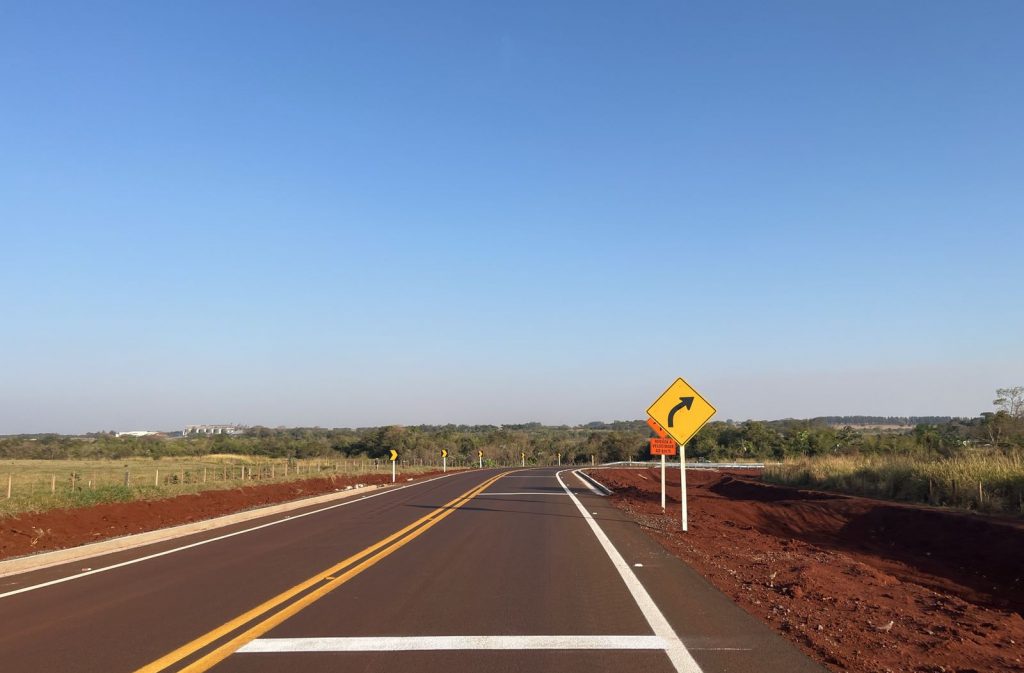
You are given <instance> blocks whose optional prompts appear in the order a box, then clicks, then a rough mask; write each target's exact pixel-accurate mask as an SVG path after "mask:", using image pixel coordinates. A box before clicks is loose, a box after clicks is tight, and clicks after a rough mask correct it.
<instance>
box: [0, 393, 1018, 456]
mask: <svg viewBox="0 0 1024 673" xmlns="http://www.w3.org/2000/svg"><path fill="white" fill-rule="evenodd" d="M994 405H995V411H992V412H985V413H983V414H981V415H979V416H977V417H975V418H948V419H945V420H943V419H942V417H932V418H927V417H926V418H927V420H934V421H936V422H919V423H916V424H915V425H913V426H911V427H908V428H907V429H906V430H899V431H891V430H890V431H880V430H872V429H869V428H858V427H856V426H855V425H853V424H849V423H847V424H843V425H839V424H837V423H832V422H830V421H831V420H833V419H834V418H842V419H849V418H859V417H821V418H815V419H808V420H798V419H785V420H778V421H744V422H740V423H735V422H732V421H714V422H710V423H708V424H707V425H705V426H704V427H703V428H702V429H701V431H700V432H699V433H698V434H697V436H696V437H695V438H694V439H693V440H691V442H690V443H689V444H688V445H687V447H686V448H687V458H688V459H695V460H709V461H722V460H758V461H762V460H780V459H783V458H789V457H798V456H817V455H828V454H861V453H907V452H917V453H926V454H934V455H936V456H953V455H958V454H961V453H963V452H969V451H978V450H987V451H1014V450H1018V449H1020V448H1024V387H1021V386H1016V387H1013V388H1001V389H999V390H998V391H997V397H996V399H995V401H994ZM863 418H869V419H872V421H874V420H875V419H879V418H884V419H885V420H886V421H889V420H895V417H863ZM650 436H651V432H650V429H649V428H648V427H647V425H646V423H645V422H644V421H642V420H635V421H616V422H614V423H601V422H594V423H588V424H586V425H583V426H572V427H570V426H548V425H542V424H540V423H523V424H516V425H504V426H493V425H419V426H397V425H392V426H384V427H373V428H354V429H353V428H335V429H327V428H265V427H253V428H249V429H248V430H247V432H245V433H244V434H241V435H214V436H189V437H182V438H173V439H168V438H161V437H115V436H114V435H113V434H112V433H94V434H91V435H88V436H84V437H73V436H67V435H57V434H44V435H31V436H27V435H21V436H8V437H2V438H0V458H36V459H88V458H112V459H119V458H128V457H152V458H160V457H164V456H203V455H209V454H242V455H251V456H265V457H274V458H298V459H305V458H315V457H325V458H326V457H334V458H371V459H374V458H375V459H380V458H384V457H386V456H388V455H389V452H390V451H391V450H392V449H394V450H395V451H398V453H399V455H400V456H401V457H402V459H403V460H415V461H420V460H422V461H424V462H431V461H435V460H436V459H437V457H438V456H439V455H440V452H441V450H442V449H446V450H448V452H449V460H450V461H451V462H452V464H457V463H458V462H460V461H461V462H463V463H475V462H476V460H477V455H478V454H477V452H478V451H483V452H484V455H485V458H486V460H488V461H491V462H496V463H498V464H512V463H518V462H519V461H520V455H521V454H523V453H525V454H526V458H527V461H528V462H530V463H534V464H548V463H554V462H556V461H557V458H556V456H557V457H560V459H561V462H562V463H564V464H578V463H589V462H590V460H591V457H592V456H593V457H594V459H595V460H597V461H599V462H608V461H616V460H646V459H647V458H648V444H647V440H648V439H649V438H650Z"/></svg>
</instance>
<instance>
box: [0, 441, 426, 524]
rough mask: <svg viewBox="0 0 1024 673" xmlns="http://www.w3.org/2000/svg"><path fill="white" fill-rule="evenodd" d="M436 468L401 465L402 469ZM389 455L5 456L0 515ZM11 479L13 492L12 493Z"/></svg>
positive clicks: (321, 469) (370, 466)
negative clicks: (296, 457) (294, 457)
mask: <svg viewBox="0 0 1024 673" xmlns="http://www.w3.org/2000/svg"><path fill="white" fill-rule="evenodd" d="M432 469H436V468H434V467H432V466H418V467H412V466H400V468H399V470H400V471H401V472H403V473H410V472H423V471H425V470H432ZM390 471H391V466H390V464H389V463H388V462H387V461H386V460H381V461H373V460H365V459H338V460H327V459H311V460H298V461H296V460H292V461H288V460H283V459H260V458H258V457H254V456H234V455H229V454H217V455H210V456H203V457H201V458H160V459H150V458H129V459H124V460H21V459H19V460H3V461H0V517H3V516H11V515H15V514H19V513H22V512H40V511H45V510H48V509H55V508H61V507H84V506H89V505H94V504H98V503H102V502H124V501H130V500H151V499H158V498H168V497H173V496H176V495H182V494H185V493H196V492H199V491H205V490H212V489H224V488H237V487H238V486H240V485H242V484H249V483H253V482H257V481H259V482H264V483H266V482H283V481H291V480H295V479H308V478H310V477H316V476H327V475H330V474H345V475H358V474H376V473H380V474H383V473H385V472H390ZM8 484H9V485H10V497H8Z"/></svg>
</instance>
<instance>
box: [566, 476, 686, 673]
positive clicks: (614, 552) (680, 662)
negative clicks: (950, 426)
mask: <svg viewBox="0 0 1024 673" xmlns="http://www.w3.org/2000/svg"><path fill="white" fill-rule="evenodd" d="M568 471H569V470H563V472H568ZM555 478H556V479H558V483H559V484H561V485H562V488H563V489H565V492H566V493H568V494H569V497H570V498H571V499H572V501H573V502H574V503H575V504H576V508H577V509H579V511H580V514H582V515H583V518H584V519H586V521H587V525H589V526H590V530H591V531H593V533H594V535H595V536H596V537H597V541H598V542H599V543H601V548H602V549H604V551H605V553H606V554H608V558H609V559H611V562H612V565H614V566H615V569H616V570H618V571H619V577H621V578H622V581H623V582H625V584H626V588H627V589H629V593H630V594H632V596H633V600H634V601H636V605H637V607H638V608H640V611H641V612H642V613H643V615H644V617H645V618H647V623H648V624H650V626H651V629H652V630H653V631H654V634H655V635H656V636H658V637H659V638H661V639H662V640H663V641H665V653H666V654H667V655H668V658H669V659H670V660H671V661H672V665H673V666H674V667H675V669H676V671H678V672H679V673H702V672H701V668H700V666H699V665H697V662H696V661H695V660H694V659H693V656H692V655H691V654H690V652H689V651H688V650H687V649H686V646H685V645H683V641H682V640H680V639H679V636H678V635H676V632H675V629H673V628H672V625H671V624H669V623H668V620H667V619H665V615H663V614H662V613H661V610H659V609H658V606H657V605H656V604H655V603H654V601H653V600H652V599H651V595H650V594H648V593H647V589H645V588H644V585H643V584H641V583H640V580H638V579H637V578H636V575H634V574H633V571H632V570H631V569H630V567H629V564H628V563H626V560H625V559H623V558H622V554H620V553H619V550H618V549H616V548H615V545H613V544H612V541H611V540H609V539H608V536H607V535H606V534H605V532H604V530H602V529H601V527H600V526H599V525H597V521H595V520H594V518H593V517H592V516H591V515H590V514H589V513H588V512H587V509H586V508H585V507H584V506H583V504H582V503H581V502H580V501H579V498H577V497H576V496H575V494H573V492H572V491H570V490H569V487H568V486H566V485H565V482H564V481H562V472H558V473H557V474H556V475H555Z"/></svg>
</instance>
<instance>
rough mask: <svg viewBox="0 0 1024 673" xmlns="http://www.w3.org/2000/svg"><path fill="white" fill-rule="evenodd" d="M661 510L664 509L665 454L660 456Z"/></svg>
mask: <svg viewBox="0 0 1024 673" xmlns="http://www.w3.org/2000/svg"><path fill="white" fill-rule="evenodd" d="M661 511H662V512H664V511H665V456H664V454H662V456H661Z"/></svg>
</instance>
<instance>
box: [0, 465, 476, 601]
mask: <svg viewBox="0 0 1024 673" xmlns="http://www.w3.org/2000/svg"><path fill="white" fill-rule="evenodd" d="M458 474H464V473H463V472H453V473H452V474H442V475H441V476H439V477H433V478H432V479H427V480H426V481H418V482H416V483H413V484H406V485H404V486H399V487H397V488H389V489H386V490H384V491H380V492H378V493H373V494H371V495H366V496H363V497H362V498H354V499H351V500H346V501H344V502H340V503H338V504H336V505H329V506H327V507H321V508H320V509H315V510H312V511H309V512H303V513H302V514H293V515H290V516H288V517H286V518H284V519H278V520H277V521H270V522H268V523H264V524H260V525H259V526H253V527H252V528H245V529H243V530H236V531H235V532H234V533H226V534H224V535H218V536H217V537H212V538H210V539H208V540H199V541H198V542H193V543H191V544H187V545H182V546H181V547H174V548H173V549H165V550H164V551H161V552H157V553H155V554H150V555H148V556H142V557H139V558H137V559H129V560H127V561H122V562H121V563H115V564H114V565H110V566H105V567H103V568H94V569H92V570H86V571H84V572H80V573H75V574H74V575H70V576H68V577H61V578H59V579H55V580H50V581H49V582H42V583H40V584H33V585H31V586H27V587H22V588H20V589H14V590H13V591H8V592H5V593H2V594H0V598H7V597H8V596H14V595H17V594H23V593H25V592H28V591H35V590H36V589H42V588H44V587H50V586H53V585H55V584H63V583H64V582H70V581H71V580H77V579H81V578H82V577H88V576H90V575H96V574H99V573H105V572H107V571H109V570H116V569H118V568H123V567H125V566H130V565H134V564H136V563H142V562H143V561H149V560H150V559H155V558H159V557H161V556H167V555H168V554H174V553H176V552H179V551H185V550H186V549H192V548H193V547H199V546H202V545H204V544H210V543H211V542H219V541H220V540H226V539H228V538H231V537H235V536H236V535H242V534H244V533H251V532H253V531H257V530H260V529H262V528H268V527H270V526H276V525H277V524H279V523H287V522H289V521H295V520H296V519H301V518H303V517H307V516H310V515H312V514H319V513H321V512H326V511H328V510H332V509H337V508H338V507H345V506H346V505H352V504H355V503H357V502H363V501H366V500H369V499H370V498H376V497H378V496H382V495H387V494H388V493H397V492H398V491H402V490H404V489H407V488H412V487H413V486H422V485H423V484H429V483H430V482H432V481H437V480H438V479H444V478H446V477H452V476H455V475H458ZM268 516H276V515H275V514H269V515H268ZM200 532H202V531H200ZM122 551H127V550H122ZM110 553H112V554H114V553H118V552H116V551H112V552H110ZM83 560H84V559H83ZM71 562H73V561H69V563H71ZM51 567H57V566H51ZM25 572H27V573H28V572H34V571H33V570H32V569H29V570H26V571H25ZM9 577H17V575H9Z"/></svg>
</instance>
